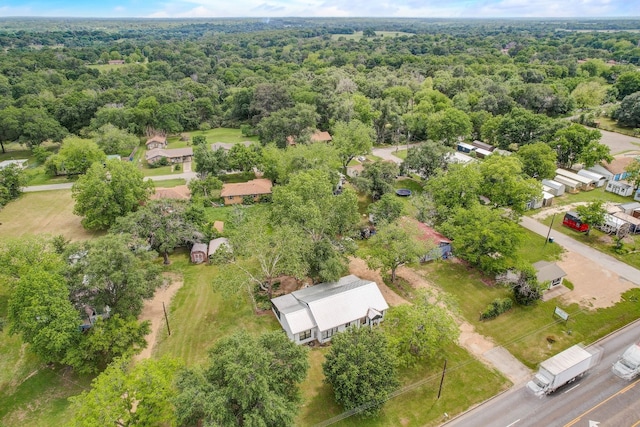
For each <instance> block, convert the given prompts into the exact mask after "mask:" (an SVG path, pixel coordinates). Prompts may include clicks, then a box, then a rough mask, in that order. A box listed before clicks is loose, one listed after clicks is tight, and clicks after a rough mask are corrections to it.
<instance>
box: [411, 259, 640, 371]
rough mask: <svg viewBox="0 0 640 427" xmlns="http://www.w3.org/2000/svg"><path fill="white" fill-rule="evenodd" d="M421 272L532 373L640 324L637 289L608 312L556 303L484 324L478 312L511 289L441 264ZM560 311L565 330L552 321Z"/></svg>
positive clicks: (458, 265)
mask: <svg viewBox="0 0 640 427" xmlns="http://www.w3.org/2000/svg"><path fill="white" fill-rule="evenodd" d="M419 269H420V270H421V271H423V273H424V274H425V275H426V277H427V278H428V279H429V280H431V281H432V282H433V283H435V284H436V285H437V286H439V287H440V288H441V289H443V290H444V291H445V292H447V293H448V294H449V295H451V296H452V297H453V299H454V300H455V301H456V302H457V305H458V308H459V310H460V313H461V314H462V316H463V317H464V318H465V319H466V320H467V321H468V322H469V323H471V324H472V325H474V327H475V328H476V330H477V332H479V333H480V334H482V335H485V336H488V337H491V338H492V339H493V340H494V341H495V342H496V343H497V344H498V345H502V346H504V347H505V348H506V349H507V350H509V351H510V352H511V354H513V355H514V356H515V357H517V358H518V359H519V360H521V361H522V362H523V363H525V364H526V365H527V366H529V367H531V368H533V367H535V366H536V365H537V364H538V363H539V362H540V361H542V360H544V359H546V358H548V357H549V356H551V355H553V354H555V353H557V352H558V351H560V350H561V349H563V348H566V347H568V346H570V345H572V344H575V343H578V342H585V343H589V342H593V341H595V340H596V339H597V338H600V337H602V336H604V335H606V334H608V333H609V332H611V331H614V330H615V329H617V328H620V327H622V326H624V325H626V324H628V323H629V322H631V321H633V320H635V319H637V318H640V307H639V306H638V304H637V301H638V298H640V289H633V290H631V291H629V292H627V293H626V294H625V298H624V299H623V301H622V302H620V303H618V304H616V305H615V306H614V307H609V308H606V309H598V310H587V309H583V308H581V307H579V306H578V305H577V304H571V305H564V304H561V303H560V302H559V301H558V300H556V299H553V300H550V301H547V302H539V303H538V304H537V305H535V306H530V307H522V306H514V308H513V309H512V310H510V311H509V312H507V313H504V314H502V315H500V316H499V317H497V318H495V319H493V320H489V321H480V320H479V314H480V312H481V311H482V310H483V309H484V308H485V307H486V306H487V305H488V304H489V303H490V302H491V301H493V300H494V299H495V298H504V297H508V296H511V291H510V290H509V289H508V288H507V287H504V286H501V285H494V284H493V281H492V280H491V278H490V277H485V276H483V275H482V274H481V273H479V272H478V271H477V270H475V269H474V268H471V267H468V266H466V265H465V264H463V263H453V262H438V263H431V264H426V265H423V266H420V267H419ZM556 306H559V307H561V308H562V309H563V310H565V311H566V312H567V313H569V315H570V319H569V322H568V323H567V324H565V322H564V321H559V320H558V319H557V318H554V317H553V311H554V309H555V307H556ZM547 338H550V339H551V341H553V343H550V342H549V340H548V339H547Z"/></svg>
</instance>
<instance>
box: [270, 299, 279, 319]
mask: <svg viewBox="0 0 640 427" xmlns="http://www.w3.org/2000/svg"><path fill="white" fill-rule="evenodd" d="M271 308H273V311H274V312H275V313H276V316H278V319H280V310H278V307H276V306H275V304H273V303H271Z"/></svg>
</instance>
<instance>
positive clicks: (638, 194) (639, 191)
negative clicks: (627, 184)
mask: <svg viewBox="0 0 640 427" xmlns="http://www.w3.org/2000/svg"><path fill="white" fill-rule="evenodd" d="M633 200H637V201H639V202H640V188H638V189H637V190H636V194H635V195H634V196H633Z"/></svg>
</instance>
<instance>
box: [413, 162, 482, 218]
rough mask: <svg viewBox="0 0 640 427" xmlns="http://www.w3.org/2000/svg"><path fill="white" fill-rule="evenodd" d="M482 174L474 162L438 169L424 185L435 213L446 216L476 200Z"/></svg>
mask: <svg viewBox="0 0 640 427" xmlns="http://www.w3.org/2000/svg"><path fill="white" fill-rule="evenodd" d="M481 185H482V175H481V173H480V169H479V167H478V166H477V165H476V164H470V165H461V164H455V163H454V164H452V165H449V168H448V170H447V171H446V172H445V171H438V172H437V173H436V175H435V176H433V177H432V178H431V179H429V180H428V181H427V184H426V186H425V188H426V190H427V192H428V193H429V194H430V195H431V199H432V200H433V204H434V205H435V206H436V210H437V215H438V217H440V218H441V219H444V218H447V217H448V216H449V214H450V212H451V211H452V210H454V209H456V208H458V207H463V208H468V207H470V206H472V205H474V204H475V203H477V201H478V196H479V195H480V188H481Z"/></svg>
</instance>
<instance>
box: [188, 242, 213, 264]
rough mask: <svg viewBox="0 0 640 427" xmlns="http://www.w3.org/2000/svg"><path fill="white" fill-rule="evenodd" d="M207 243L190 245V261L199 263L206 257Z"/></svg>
mask: <svg viewBox="0 0 640 427" xmlns="http://www.w3.org/2000/svg"><path fill="white" fill-rule="evenodd" d="M207 252H208V251H207V245H206V244H205V243H194V245H193V247H191V262H192V263H194V264H200V263H202V262H205V261H206V260H207V259H208V255H209V254H208V253H207Z"/></svg>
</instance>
